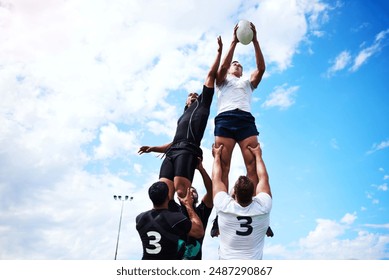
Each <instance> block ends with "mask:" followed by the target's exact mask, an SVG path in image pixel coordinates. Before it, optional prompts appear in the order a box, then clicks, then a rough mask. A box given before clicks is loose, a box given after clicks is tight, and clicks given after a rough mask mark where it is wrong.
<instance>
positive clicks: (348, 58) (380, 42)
mask: <svg viewBox="0 0 389 280" xmlns="http://www.w3.org/2000/svg"><path fill="white" fill-rule="evenodd" d="M388 34H389V29H387V30H383V31H381V32H379V33H378V34H377V35H376V37H375V40H374V42H373V44H371V45H370V46H368V47H364V48H363V49H361V50H360V51H359V53H358V54H357V55H355V56H354V57H353V55H352V54H351V52H350V51H348V50H344V51H342V52H341V53H340V54H338V55H337V56H336V58H335V59H334V60H333V61H332V66H330V68H329V69H328V70H327V76H328V77H331V76H333V75H334V74H336V73H337V72H339V71H341V70H344V69H346V68H348V69H349V71H351V72H355V71H357V70H358V69H359V68H360V67H361V66H362V65H363V64H365V63H367V61H368V59H369V58H370V57H372V56H373V55H375V54H377V53H379V52H380V51H381V50H382V49H383V48H384V47H385V46H386V45H387V43H386V42H385V39H386V37H387V35H388ZM363 45H365V44H363ZM350 64H351V66H350Z"/></svg>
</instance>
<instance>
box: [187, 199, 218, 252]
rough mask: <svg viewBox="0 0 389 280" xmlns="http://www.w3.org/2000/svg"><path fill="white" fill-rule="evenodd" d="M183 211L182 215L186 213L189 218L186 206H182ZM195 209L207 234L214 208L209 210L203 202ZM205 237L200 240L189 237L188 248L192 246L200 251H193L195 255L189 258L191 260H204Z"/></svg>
mask: <svg viewBox="0 0 389 280" xmlns="http://www.w3.org/2000/svg"><path fill="white" fill-rule="evenodd" d="M181 209H182V213H184V215H186V216H188V212H187V210H186V208H185V207H184V206H182V207H181ZM194 209H195V212H196V214H197V215H198V216H199V218H200V220H201V223H202V224H203V227H204V232H205V229H206V227H207V224H208V219H209V216H210V215H211V212H212V208H208V207H207V206H206V205H205V203H204V202H203V201H201V203H200V204H199V205H198V206H197V207H194ZM204 236H205V235H204ZM204 236H203V237H201V238H199V239H196V238H194V237H191V236H188V238H187V240H186V246H187V247H190V246H193V247H198V250H197V249H194V250H192V251H191V252H192V253H193V255H190V256H188V257H189V258H190V259H191V260H201V258H202V250H201V247H202V245H203V241H204Z"/></svg>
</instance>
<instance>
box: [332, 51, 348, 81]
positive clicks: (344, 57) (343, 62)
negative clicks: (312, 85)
mask: <svg viewBox="0 0 389 280" xmlns="http://www.w3.org/2000/svg"><path fill="white" fill-rule="evenodd" d="M350 62H351V54H350V52H349V51H343V52H341V53H340V54H339V55H338V56H337V57H336V58H335V60H334V62H333V65H332V66H331V67H330V68H329V69H328V71H327V75H328V76H332V75H333V74H335V73H336V72H338V71H340V70H343V69H344V68H346V67H347V65H349V63H350Z"/></svg>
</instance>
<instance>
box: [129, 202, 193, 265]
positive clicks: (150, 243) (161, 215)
mask: <svg viewBox="0 0 389 280" xmlns="http://www.w3.org/2000/svg"><path fill="white" fill-rule="evenodd" d="M191 227H192V222H191V221H190V220H189V219H188V218H187V217H186V216H185V215H184V214H182V213H181V212H171V211H169V210H167V209H162V210H155V209H152V210H149V211H146V212H143V213H141V214H139V215H138V216H137V217H136V229H137V231H138V233H139V236H140V238H141V240H142V245H143V257H142V260H172V259H182V256H183V254H184V251H185V246H182V247H180V245H181V243H180V240H182V241H185V240H186V239H187V235H188V233H189V231H190V229H191Z"/></svg>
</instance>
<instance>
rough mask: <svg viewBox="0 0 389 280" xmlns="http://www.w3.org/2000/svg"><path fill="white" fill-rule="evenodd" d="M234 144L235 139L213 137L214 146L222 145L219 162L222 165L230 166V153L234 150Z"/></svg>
mask: <svg viewBox="0 0 389 280" xmlns="http://www.w3.org/2000/svg"><path fill="white" fill-rule="evenodd" d="M235 144H236V141H235V139H232V138H227V137H221V136H216V137H215V146H216V147H219V146H220V145H223V150H222V153H221V160H222V162H223V164H227V165H228V166H230V163H231V157H232V152H233V150H234V147H235Z"/></svg>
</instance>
